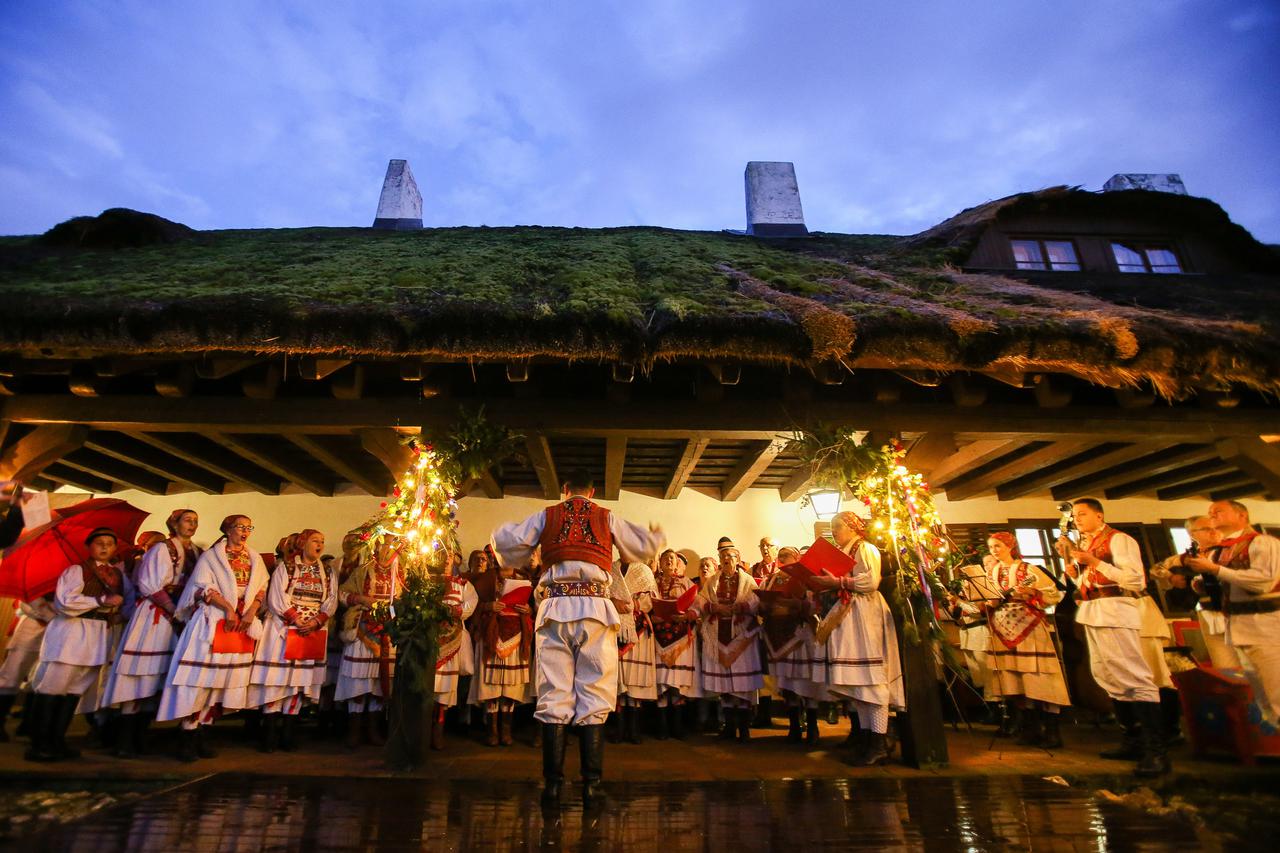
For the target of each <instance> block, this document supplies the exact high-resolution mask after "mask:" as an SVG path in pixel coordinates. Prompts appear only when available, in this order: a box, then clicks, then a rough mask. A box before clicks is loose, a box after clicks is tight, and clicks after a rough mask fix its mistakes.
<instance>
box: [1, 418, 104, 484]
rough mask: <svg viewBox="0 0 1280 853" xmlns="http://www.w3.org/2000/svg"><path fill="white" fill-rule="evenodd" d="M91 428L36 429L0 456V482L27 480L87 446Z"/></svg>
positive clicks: (62, 425) (68, 426)
mask: <svg viewBox="0 0 1280 853" xmlns="http://www.w3.org/2000/svg"><path fill="white" fill-rule="evenodd" d="M88 436H89V428H88V427H86V426H82V425H80V424H47V425H44V426H39V427H36V428H35V429H34V430H32V431H31V432H29V433H27V434H26V435H24V436H23V437H22V438H20V439H18V440H17V441H15V442H14V443H13V444H12V445H10V447H9V448H8V449H6V450H5V451H4V453H3V454H0V479H5V480H22V481H24V482H25V481H27V480H30V479H31V478H33V477H35V476H37V475H39V474H40V472H41V471H43V470H44V469H45V467H46V466H48V465H49V464H51V463H53V462H56V461H57V460H59V459H61V458H62V457H63V456H66V455H67V454H68V453H70V452H72V451H73V450H76V449H77V448H79V447H81V446H82V445H83V444H84V440H85V439H86V438H88Z"/></svg>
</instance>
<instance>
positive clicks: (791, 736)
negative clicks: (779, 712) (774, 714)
mask: <svg viewBox="0 0 1280 853" xmlns="http://www.w3.org/2000/svg"><path fill="white" fill-rule="evenodd" d="M787 740H789V741H791V742H792V743H799V742H800V741H802V740H804V733H803V732H801V731H800V707H799V706H798V705H792V706H791V707H790V708H788V709H787Z"/></svg>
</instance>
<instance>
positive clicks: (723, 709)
mask: <svg viewBox="0 0 1280 853" xmlns="http://www.w3.org/2000/svg"><path fill="white" fill-rule="evenodd" d="M736 710H737V709H736V708H730V707H729V706H728V705H724V704H721V706H720V715H721V716H722V717H723V718H724V723H723V724H722V725H721V726H720V740H733V738H734V736H735V735H736V734H737V733H738V717H737V715H736V714H735V713H734V712H735V711H736Z"/></svg>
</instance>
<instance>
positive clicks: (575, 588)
mask: <svg viewBox="0 0 1280 853" xmlns="http://www.w3.org/2000/svg"><path fill="white" fill-rule="evenodd" d="M547 592H548V594H549V595H550V596H551V597H552V598H565V597H569V596H585V597H588V598H607V597H608V595H609V586H608V584H604V583H599V582H595V581H552V582H551V583H549V584H547Z"/></svg>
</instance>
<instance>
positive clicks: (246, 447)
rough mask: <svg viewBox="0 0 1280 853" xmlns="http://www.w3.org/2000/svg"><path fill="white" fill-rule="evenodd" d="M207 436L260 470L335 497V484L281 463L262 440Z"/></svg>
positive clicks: (319, 493)
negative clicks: (265, 448) (324, 481)
mask: <svg viewBox="0 0 1280 853" xmlns="http://www.w3.org/2000/svg"><path fill="white" fill-rule="evenodd" d="M205 435H206V436H207V437H208V438H210V439H211V440H213V441H215V442H217V443H218V444H221V445H222V446H223V447H225V448H227V449H228V450H230V451H231V452H232V453H234V454H236V455H237V456H240V457H242V458H243V459H245V460H246V461H248V462H252V463H253V464H254V465H257V466H258V467H259V468H263V469H265V470H267V471H270V472H271V473H272V474H275V475H276V476H277V477H282V478H284V479H285V480H286V481H288V482H290V483H293V484H295V485H297V486H300V487H302V488H303V489H306V490H307V491H308V492H311V493H312V494H313V495H320V496H321V497H331V496H332V495H333V483H323V482H321V481H320V480H317V479H315V478H314V477H312V476H311V475H310V474H308V473H306V472H305V471H301V470H299V469H298V468H296V467H294V466H292V465H289V464H286V463H284V462H281V461H280V460H279V459H278V458H276V456H275V455H274V454H272V453H270V452H269V451H267V450H264V449H263V448H262V447H261V445H260V444H259V443H258V442H259V441H260V439H256V438H255V437H253V436H244V435H233V434H231V433H227V432H208V433H205Z"/></svg>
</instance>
